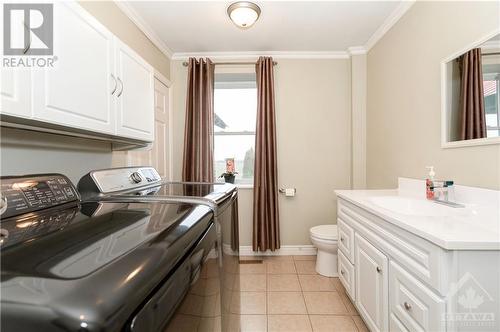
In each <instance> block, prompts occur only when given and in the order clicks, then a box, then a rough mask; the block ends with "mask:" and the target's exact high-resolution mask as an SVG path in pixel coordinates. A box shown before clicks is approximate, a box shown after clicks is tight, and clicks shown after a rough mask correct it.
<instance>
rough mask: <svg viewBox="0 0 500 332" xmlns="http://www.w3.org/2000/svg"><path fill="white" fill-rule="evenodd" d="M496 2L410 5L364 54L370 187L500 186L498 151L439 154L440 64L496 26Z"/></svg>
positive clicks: (481, 149)
mask: <svg viewBox="0 0 500 332" xmlns="http://www.w3.org/2000/svg"><path fill="white" fill-rule="evenodd" d="M499 12H500V8H499V3H498V2H417V3H416V4H415V5H414V6H413V7H412V8H411V9H410V10H409V11H408V12H407V13H406V14H405V15H404V16H403V17H402V18H401V20H400V21H399V22H398V23H396V25H394V27H392V29H391V30H390V31H389V32H388V33H387V34H386V35H384V37H383V38H382V39H381V40H380V41H379V42H378V43H377V44H376V45H375V46H374V47H373V48H372V49H371V50H370V51H369V53H368V102H367V178H368V187H369V188H387V187H395V186H396V185H397V177H398V176H406V177H414V178H424V177H425V176H426V175H427V171H426V170H425V166H428V165H432V166H435V167H436V173H437V177H438V178H442V179H445V178H446V179H451V180H455V182H456V183H459V184H464V185H472V186H480V187H485V188H493V189H500V146H499V145H490V146H478V147H464V148H456V149H442V148H441V142H440V135H441V122H440V117H441V113H440V102H441V99H440V98H441V96H440V62H441V61H442V60H443V59H444V58H446V57H448V56H449V55H451V54H453V53H454V52H456V51H458V50H460V49H462V48H464V47H465V46H467V45H468V44H470V43H472V42H474V41H475V40H477V39H480V38H481V37H483V36H485V35H486V34H488V33H490V32H491V31H493V30H494V29H497V28H498V27H499V25H500V21H499V20H500V19H499V15H498V13H499Z"/></svg>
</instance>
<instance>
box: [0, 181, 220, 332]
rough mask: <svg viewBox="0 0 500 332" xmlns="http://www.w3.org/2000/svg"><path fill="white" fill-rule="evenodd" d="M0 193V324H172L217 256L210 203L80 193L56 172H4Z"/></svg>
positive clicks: (114, 327) (202, 288) (201, 287)
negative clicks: (94, 197) (93, 197)
mask: <svg viewBox="0 0 500 332" xmlns="http://www.w3.org/2000/svg"><path fill="white" fill-rule="evenodd" d="M0 201H2V207H1V211H2V214H1V231H0V235H1V239H0V245H1V260H2V265H1V273H2V274H1V276H2V278H1V281H0V288H1V293H2V297H1V303H0V305H1V311H2V320H1V330H2V331H7V332H8V331H163V330H164V329H165V328H166V329H172V328H173V325H172V324H175V323H176V322H175V320H174V319H173V316H174V314H175V312H176V311H177V309H178V308H179V306H180V304H181V303H182V301H183V299H184V298H185V297H186V296H187V295H188V294H189V293H190V292H192V291H193V289H196V290H197V291H198V292H205V293H206V292H207V286H206V285H207V284H208V282H207V278H208V277H207V273H206V272H207V271H217V270H218V266H220V264H221V263H220V261H219V259H220V256H218V250H217V248H219V247H220V244H219V243H218V242H217V241H218V238H217V231H216V226H215V223H214V214H213V211H212V209H211V208H210V207H208V206H206V205H200V204H194V203H188V202H173V201H169V202H160V201H156V202H153V201H143V200H141V199H136V200H135V201H133V202H131V201H120V200H114V201H113V202H103V201H89V202H82V201H81V200H80V197H79V194H78V192H77V190H76V189H75V187H74V186H73V184H72V183H71V182H70V180H69V179H68V178H67V177H65V176H64V175H61V174H43V175H29V176H16V177H2V178H1V199H0ZM218 275H219V274H218V273H212V274H211V278H216V280H212V281H215V283H220V279H217V278H218ZM212 284H213V282H212ZM195 287H196V288H195ZM214 290H215V293H213V294H211V295H213V296H215V297H217V298H220V291H219V290H218V288H213V289H212V292H213V291H214ZM217 292H218V293H217ZM199 300H200V301H204V300H205V298H204V297H200V299H199ZM212 318H213V320H220V319H221V315H220V314H219V315H218V316H217V313H216V312H215V311H214V316H213V317H212Z"/></svg>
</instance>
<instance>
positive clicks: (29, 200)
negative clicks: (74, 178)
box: [0, 174, 80, 219]
mask: <svg viewBox="0 0 500 332" xmlns="http://www.w3.org/2000/svg"><path fill="white" fill-rule="evenodd" d="M0 183H1V194H0V195H1V197H0V202H1V203H0V216H1V218H2V219H5V218H9V217H13V216H17V215H19V214H24V213H28V212H34V211H38V210H42V209H46V208H49V207H53V206H56V205H61V204H66V203H70V202H73V201H75V202H76V201H79V199H80V197H79V196H78V192H77V191H76V189H75V187H74V186H73V184H72V183H71V181H70V180H69V179H68V178H67V177H65V176H64V175H61V174H47V175H33V176H6V177H1V178H0Z"/></svg>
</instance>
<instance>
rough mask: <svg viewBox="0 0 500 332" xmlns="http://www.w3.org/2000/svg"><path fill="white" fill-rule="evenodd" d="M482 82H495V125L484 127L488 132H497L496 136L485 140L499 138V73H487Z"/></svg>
mask: <svg viewBox="0 0 500 332" xmlns="http://www.w3.org/2000/svg"><path fill="white" fill-rule="evenodd" d="M484 76H485V77H483V81H496V89H497V91H496V95H497V98H496V102H497V125H496V126H494V127H492V126H488V125H487V126H486V131H488V130H496V131H497V132H498V135H497V136H490V137H487V138H493V137H500V73H488V74H485V75H484ZM488 76H491V78H488Z"/></svg>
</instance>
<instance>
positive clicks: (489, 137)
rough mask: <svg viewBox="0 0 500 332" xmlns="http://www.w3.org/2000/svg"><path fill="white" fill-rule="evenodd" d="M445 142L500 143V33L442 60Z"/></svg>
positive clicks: (461, 144)
mask: <svg viewBox="0 0 500 332" xmlns="http://www.w3.org/2000/svg"><path fill="white" fill-rule="evenodd" d="M441 71H442V72H441V90H442V91H441V98H442V124H443V130H442V131H443V132H442V145H443V147H458V146H468V145H483V144H498V143H500V34H499V33H498V32H496V33H495V34H491V35H490V36H488V37H487V38H485V39H483V40H481V41H479V42H478V43H476V44H475V45H473V46H471V47H468V48H467V49H465V50H463V51H461V52H458V53H457V54H455V55H453V56H451V57H450V58H448V59H446V60H444V61H443V62H442V64H441Z"/></svg>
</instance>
